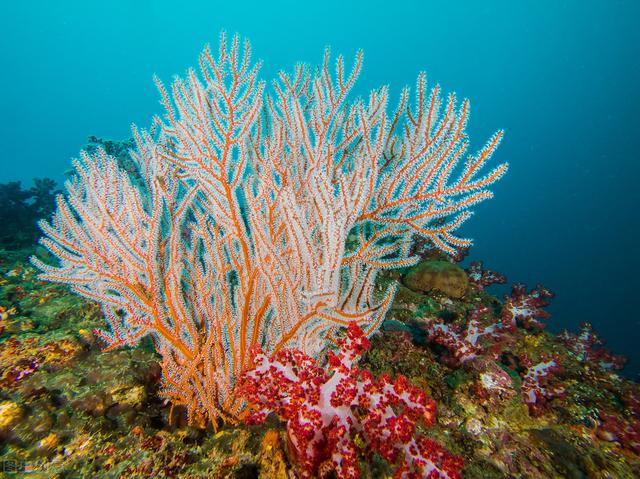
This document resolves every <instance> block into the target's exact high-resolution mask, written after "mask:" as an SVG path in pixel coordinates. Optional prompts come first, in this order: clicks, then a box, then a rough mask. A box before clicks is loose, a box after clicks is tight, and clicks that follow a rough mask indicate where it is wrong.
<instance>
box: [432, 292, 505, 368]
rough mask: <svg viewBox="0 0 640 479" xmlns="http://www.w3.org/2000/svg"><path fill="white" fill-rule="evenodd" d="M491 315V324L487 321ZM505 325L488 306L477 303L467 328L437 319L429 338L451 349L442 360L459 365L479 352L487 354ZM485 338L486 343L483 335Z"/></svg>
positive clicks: (475, 356) (455, 365) (453, 365)
mask: <svg viewBox="0 0 640 479" xmlns="http://www.w3.org/2000/svg"><path fill="white" fill-rule="evenodd" d="M486 318H489V321H490V323H491V324H485V323H486V322H487V321H486ZM501 331H502V325H501V324H500V323H496V322H494V321H492V320H491V310H490V308H488V307H487V306H484V305H479V306H477V307H476V308H475V309H474V310H473V311H472V312H471V313H470V315H469V319H468V322H467V325H466V328H464V329H462V328H460V327H458V326H457V325H449V324H445V323H443V322H433V323H431V324H430V325H429V326H428V328H427V334H428V337H429V341H430V342H432V343H435V344H439V345H440V346H443V347H444V348H445V349H446V350H447V352H446V353H445V354H443V356H442V360H443V362H444V363H445V364H447V365H449V366H451V367H458V366H460V365H462V364H465V363H467V362H469V361H471V360H473V359H475V358H477V357H478V356H481V355H484V354H486V350H487V349H488V344H494V345H495V344H497V343H498V342H499V341H500V340H501V338H502V335H501ZM483 338H484V344H483V342H482V341H481V339H483Z"/></svg>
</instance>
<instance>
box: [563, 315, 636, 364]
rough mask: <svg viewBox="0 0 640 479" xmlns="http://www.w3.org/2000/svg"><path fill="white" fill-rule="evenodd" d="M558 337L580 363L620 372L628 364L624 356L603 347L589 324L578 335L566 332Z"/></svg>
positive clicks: (585, 324)
mask: <svg viewBox="0 0 640 479" xmlns="http://www.w3.org/2000/svg"><path fill="white" fill-rule="evenodd" d="M558 337H559V338H560V339H561V340H562V342H563V343H564V344H565V346H566V347H567V348H568V349H569V350H570V351H571V352H572V353H573V354H575V355H576V357H577V358H578V360H579V361H580V362H583V363H589V364H598V365H599V366H600V367H601V368H602V369H606V370H620V369H622V368H624V365H625V363H626V362H627V359H626V358H625V357H624V356H621V355H618V354H613V353H612V352H610V351H608V350H607V349H605V348H604V347H602V346H603V344H604V342H603V341H602V340H601V339H600V338H599V337H598V335H597V334H596V332H595V331H594V330H593V326H591V324H589V323H583V324H582V327H581V328H580V332H579V333H578V334H572V333H570V332H568V331H564V332H562V333H561V334H560V335H559V336H558Z"/></svg>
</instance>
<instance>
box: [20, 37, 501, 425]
mask: <svg viewBox="0 0 640 479" xmlns="http://www.w3.org/2000/svg"><path fill="white" fill-rule="evenodd" d="M361 63H362V55H361V54H358V56H357V58H356V61H355V65H354V67H353V69H352V71H351V73H347V71H346V70H345V65H344V61H343V59H342V58H341V57H339V58H338V59H337V61H336V63H335V67H334V68H332V67H331V64H330V59H329V55H328V53H327V54H325V57H324V61H323V64H322V65H321V66H320V68H317V69H315V70H312V69H310V68H309V67H307V66H306V65H299V66H297V67H296V69H295V71H294V72H293V74H292V75H289V74H286V73H280V74H279V76H278V79H277V80H276V81H275V82H274V83H273V90H272V94H266V93H265V91H264V83H263V82H262V81H260V80H259V78H258V69H259V64H256V65H252V64H251V61H250V51H249V44H248V42H245V43H244V47H242V46H241V45H240V42H239V40H238V38H237V37H235V38H233V40H232V41H231V43H230V44H229V43H227V40H226V38H225V37H224V35H223V36H222V38H221V42H220V51H219V54H218V55H217V57H214V55H212V53H211V52H210V50H209V49H208V48H206V49H205V50H204V51H203V52H202V54H201V56H200V65H199V66H200V73H199V74H198V73H196V72H195V71H194V70H189V71H188V72H187V75H186V78H178V79H176V80H175V81H174V82H173V84H172V85H171V86H170V88H166V87H165V86H164V85H163V84H162V83H161V82H160V81H159V80H156V83H157V85H158V88H159V89H160V94H161V98H162V104H163V105H164V108H165V115H164V117H162V118H160V117H156V118H155V119H154V124H153V127H152V128H151V129H150V130H149V131H146V130H141V129H138V128H136V127H134V129H133V135H134V139H135V147H134V149H132V151H131V158H132V160H133V162H134V163H135V168H132V169H130V170H129V171H125V170H123V169H121V168H120V167H119V166H118V161H117V160H116V159H115V158H113V157H111V156H110V155H108V154H107V153H106V152H105V151H104V150H102V149H98V150H97V151H96V152H94V153H91V154H89V153H87V152H82V154H81V159H79V160H77V161H75V169H76V175H75V176H74V177H73V178H72V179H71V180H69V181H68V182H67V185H66V188H67V195H66V197H62V196H60V197H59V198H58V200H57V211H56V213H55V214H54V216H53V219H52V220H51V222H43V223H42V225H41V226H42V229H43V230H44V233H45V235H46V236H45V238H44V239H43V240H42V243H43V245H45V246H46V247H47V248H48V249H49V250H50V251H51V252H52V253H53V254H54V255H55V256H56V257H57V258H58V259H59V263H58V264H56V265H51V264H47V263H45V262H43V261H41V260H39V259H37V258H34V259H33V262H34V264H35V265H36V266H37V267H39V268H40V269H41V270H42V274H41V278H43V279H46V280H50V281H57V282H61V283H66V284H69V285H71V287H72V288H73V290H74V291H75V292H77V293H78V294H80V295H82V296H85V297H87V298H90V299H92V300H95V301H97V302H99V303H101V305H102V310H103V312H104V316H105V317H106V319H107V321H108V323H109V328H108V329H106V330H101V331H98V334H99V335H100V336H101V337H102V339H104V341H105V342H106V344H107V345H108V348H115V347H118V346H120V345H135V344H137V343H138V341H139V340H140V338H142V337H143V336H146V335H151V337H152V338H153V340H154V342H155V345H156V349H157V350H158V352H159V353H160V354H161V356H162V369H163V385H164V388H163V393H164V395H165V396H166V397H167V398H169V399H171V400H172V401H173V402H174V404H182V405H184V406H186V409H187V411H188V413H189V418H190V421H191V422H192V423H198V424H204V423H206V422H208V421H211V422H213V423H214V425H215V422H216V420H217V419H219V418H221V419H223V420H228V421H237V420H238V419H239V418H240V417H241V416H242V413H243V410H244V409H245V408H246V404H245V402H244V401H243V400H241V399H240V398H239V397H238V395H237V394H234V393H233V391H234V387H235V384H236V381H237V379H238V378H239V377H240V375H241V374H242V373H243V372H245V371H246V370H248V369H249V368H250V367H251V366H252V357H251V354H250V350H251V348H252V347H253V346H255V345H259V346H260V347H262V348H263V349H264V350H265V351H266V352H267V353H269V354H272V353H276V352H278V351H280V350H282V349H283V348H298V349H300V350H301V351H303V352H304V353H305V354H307V355H309V356H310V357H313V358H320V357H322V356H323V353H324V352H325V351H326V349H327V347H328V346H329V345H331V344H332V341H333V339H334V338H335V337H336V332H337V331H338V330H339V329H341V328H343V327H345V326H346V325H347V324H348V323H349V322H350V321H356V322H357V323H358V324H359V325H360V326H361V327H362V328H363V329H364V331H365V333H366V334H367V335H370V334H372V333H373V332H374V331H375V330H376V329H377V328H378V327H379V325H380V322H381V320H382V319H383V317H384V314H385V312H386V311H387V309H388V308H389V306H390V304H391V301H392V298H393V295H394V292H395V289H394V288H390V289H388V290H387V291H379V292H376V291H375V288H374V285H375V281H376V277H377V275H378V273H379V271H380V270H381V269H383V268H391V267H395V266H406V265H410V264H412V263H414V262H415V261H417V258H412V257H410V256H409V247H410V244H409V243H410V241H409V238H410V237H411V234H417V235H421V236H422V237H425V238H428V239H429V240H430V241H432V242H433V243H434V244H435V245H437V246H438V247H439V248H441V249H442V250H444V251H447V252H452V251H454V249H455V248H458V247H464V246H467V245H468V244H470V241H469V240H466V239H461V238H458V237H456V236H455V235H454V232H455V230H456V229H457V228H458V227H459V226H460V225H461V224H462V222H464V221H465V220H466V219H467V218H468V217H469V216H470V214H471V213H470V208H471V207H472V206H473V205H475V204H476V203H478V202H479V201H482V200H484V199H486V198H489V197H491V192H490V191H489V190H487V189H486V188H487V187H488V186H489V185H491V184H492V183H493V182H495V181H496V180H498V179H499V178H500V177H501V176H502V175H503V173H504V172H505V171H506V169H507V166H506V164H503V165H500V166H498V167H496V168H495V169H493V170H491V171H489V172H488V173H483V167H484V166H485V164H486V163H487V161H488V160H489V159H490V157H491V155H492V153H493V151H494V150H495V148H496V147H497V145H498V143H499V142H500V139H501V138H502V132H498V133H496V134H495V135H494V136H493V137H491V139H490V140H489V142H488V143H487V144H486V146H484V147H483V148H482V149H481V150H480V151H479V152H478V153H477V154H476V155H474V156H468V157H465V156H464V155H465V153H466V150H467V146H468V142H467V137H466V134H465V126H466V123H467V119H468V116H469V103H468V102H467V101H466V100H465V101H464V102H462V103H461V105H459V106H458V105H457V103H456V99H455V96H454V95H453V94H451V95H449V96H448V97H447V99H446V101H443V99H442V98H441V96H440V89H439V87H437V86H436V87H435V88H433V90H432V91H431V94H428V91H427V86H426V80H425V75H424V74H420V76H419V77H418V82H417V90H416V94H415V100H414V102H413V104H412V105H411V106H410V101H409V91H408V89H405V90H404V91H403V92H402V95H401V97H400V103H399V106H398V108H397V110H395V112H393V113H391V114H389V113H388V112H387V103H388V96H389V94H388V89H387V88H386V87H382V88H379V89H377V90H374V91H372V92H371V93H370V95H369V97H368V98H367V99H356V100H353V101H351V102H350V101H349V100H348V93H349V92H350V90H351V89H352V87H353V85H354V82H355V80H356V78H357V76H358V74H359V72H360V67H361ZM332 70H333V72H335V73H333V72H332ZM349 235H351V236H352V238H354V240H353V241H350V242H349V243H348V246H347V241H346V240H347V237H348V236H349Z"/></svg>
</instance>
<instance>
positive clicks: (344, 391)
mask: <svg viewBox="0 0 640 479" xmlns="http://www.w3.org/2000/svg"><path fill="white" fill-rule="evenodd" d="M338 345H339V347H340V349H339V351H338V352H337V353H333V352H330V353H329V356H328V359H329V362H328V363H329V364H328V366H329V370H328V371H326V370H325V369H323V368H320V367H318V365H317V364H316V362H315V361H314V360H313V359H311V358H310V357H309V356H307V355H306V354H304V353H302V352H300V351H298V350H282V351H280V352H278V353H277V354H276V355H275V356H274V357H273V358H272V359H269V358H268V357H267V356H265V355H264V354H263V353H262V352H261V351H259V350H258V351H256V356H255V364H256V367H255V369H253V370H252V371H249V372H248V373H246V374H245V375H244V376H243V377H242V379H241V381H240V383H239V386H238V387H239V389H238V391H239V393H240V394H242V395H243V396H244V397H245V398H246V399H247V400H248V401H249V402H251V403H253V404H255V405H257V406H258V407H259V409H257V410H256V411H255V412H254V413H253V414H251V415H250V416H249V417H248V418H247V421H248V422H252V423H255V422H262V421H264V419H265V418H266V416H267V415H268V414H269V413H270V412H276V413H277V414H278V416H280V418H281V419H283V420H285V421H287V432H288V435H289V439H290V442H291V445H292V446H293V449H294V451H295V453H296V456H297V461H298V465H299V469H300V475H301V477H303V478H310V477H315V476H316V475H320V476H325V475H327V474H328V472H329V471H332V470H333V471H335V472H336V473H337V475H338V477H340V478H345V479H355V478H358V477H360V470H359V468H358V462H357V456H358V447H357V446H356V444H355V438H356V437H359V438H361V439H362V440H363V441H364V442H365V443H366V450H367V451H375V452H377V453H379V454H380V455H381V456H382V457H383V458H384V459H385V460H387V461H388V462H390V463H394V464H397V465H398V467H397V469H396V472H395V477H396V478H420V477H427V478H450V479H458V478H460V477H461V476H460V472H459V471H460V469H461V468H462V459H461V458H459V457H457V456H453V455H452V454H450V453H449V452H448V451H447V450H446V449H444V448H443V447H442V446H440V445H439V444H437V443H435V442H434V441H432V440H430V439H427V438H426V437H424V436H417V437H416V434H415V432H416V423H417V422H418V421H419V420H422V421H423V423H424V424H425V425H432V424H433V423H434V420H435V412H436V405H435V402H434V401H433V400H431V399H430V398H428V397H427V395H426V393H425V392H424V391H422V390H421V389H419V388H417V387H414V386H413V385H411V384H410V383H409V381H408V380H407V379H406V378H405V377H404V376H398V377H397V378H396V379H395V380H392V379H391V378H390V377H389V376H387V375H382V376H381V377H380V378H379V379H378V380H375V379H374V377H373V376H372V374H371V373H370V372H369V371H366V370H361V369H359V368H358V367H356V366H355V365H354V363H355V362H356V361H357V360H358V359H359V358H360V356H361V355H362V353H363V352H364V351H365V350H366V349H367V348H368V347H369V341H368V340H367V338H366V337H365V335H364V333H363V332H362V330H361V329H360V327H359V326H357V324H356V323H351V324H350V325H349V328H348V329H347V335H346V337H345V338H344V339H343V340H341V341H339V343H338Z"/></svg>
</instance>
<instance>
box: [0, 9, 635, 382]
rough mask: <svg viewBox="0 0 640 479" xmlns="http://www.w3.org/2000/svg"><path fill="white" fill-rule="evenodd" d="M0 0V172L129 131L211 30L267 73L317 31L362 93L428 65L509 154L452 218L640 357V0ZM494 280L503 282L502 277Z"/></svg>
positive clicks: (566, 320)
mask: <svg viewBox="0 0 640 479" xmlns="http://www.w3.org/2000/svg"><path fill="white" fill-rule="evenodd" d="M184 3H185V4H186V6H185V5H179V4H178V3H177V2H168V1H151V0H147V1H139V2H131V1H123V0H113V1H109V2H96V1H86V0H84V1H62V2H45V1H31V2H3V4H2V6H0V60H1V65H2V75H0V92H1V94H0V112H1V113H2V114H1V115H0V183H4V182H7V181H12V180H22V181H23V182H24V183H26V184H28V183H29V182H30V180H31V178H32V177H34V176H37V177H43V176H49V177H52V178H55V179H57V180H60V181H62V180H63V178H64V177H63V173H64V171H65V170H67V169H68V168H69V167H70V161H69V160H70V158H71V157H74V156H76V155H77V154H78V151H79V149H80V148H81V147H82V146H83V145H84V144H85V142H86V138H87V136H89V135H97V136H100V137H104V138H126V137H128V136H129V134H130V124H131V123H132V122H134V123H136V124H138V125H141V126H147V125H148V124H149V122H150V118H151V116H152V115H153V114H156V113H159V112H160V111H161V108H160V105H159V104H158V94H157V91H156V90H155V87H154V86H153V83H152V75H153V74H154V73H155V74H157V75H158V76H159V77H160V78H161V79H163V80H165V81H169V80H170V79H171V77H172V76H173V75H174V74H182V73H183V72H184V71H185V69H186V68H187V67H189V66H192V65H195V63H196V60H197V55H198V53H199V52H200V50H201V48H202V46H203V45H204V44H205V43H210V44H211V45H212V47H213V48H214V49H215V48H217V39H218V35H219V32H220V31H221V30H223V29H224V30H226V31H228V32H230V33H233V32H238V33H240V34H241V35H243V36H246V37H248V38H249V39H250V40H251V42H252V44H253V48H254V55H255V57H256V58H260V59H262V60H263V61H264V66H263V69H262V77H263V78H265V79H270V78H272V77H273V76H274V74H275V73H277V71H278V70H280V69H283V68H284V69H287V68H290V67H292V66H293V65H294V64H295V63H296V62H299V61H304V62H311V63H317V62H319V61H320V60H321V58H322V52H323V48H324V47H325V46H326V45H330V46H331V47H332V51H333V52H334V53H344V54H345V55H346V56H347V58H349V57H352V56H353V55H354V54H355V52H356V51H357V49H359V48H362V49H363V50H364V52H365V64H364V70H363V73H362V75H361V77H360V80H359V83H358V86H357V89H356V90H357V92H358V93H360V94H366V93H367V92H368V91H369V90H370V89H371V88H373V87H376V86H379V85H381V84H389V85H390V87H391V92H392V95H395V96H396V97H397V95H398V94H399V92H400V89H401V87H402V86H404V85H405V84H410V85H413V83H414V82H415V78H416V76H417V73H418V72H419V71H420V70H425V71H426V72H427V74H428V78H429V81H430V83H431V84H432V85H433V84H435V83H436V82H438V83H440V84H441V85H442V87H443V88H444V90H445V91H451V90H455V91H456V92H457V93H458V94H459V96H460V97H468V98H470V99H471V105H472V118H471V122H470V126H469V133H470V136H471V139H472V146H473V147H475V148H478V147H480V146H482V144H484V142H485V141H486V139H487V138H488V137H489V136H490V135H491V134H492V133H493V132H494V131H496V130H497V129H499V128H504V129H505V130H506V136H505V139H504V141H503V143H502V145H501V147H500V149H499V150H498V152H497V154H496V160H495V161H496V163H497V162H498V161H505V160H506V161H509V162H510V165H511V167H510V171H509V173H508V174H507V176H506V177H505V178H504V179H503V180H501V181H500V182H499V184H497V185H496V186H495V188H494V191H495V193H496V197H495V198H494V199H493V200H491V201H488V202H485V203H483V204H482V205H480V206H479V207H478V208H477V214H476V215H475V216H474V218H472V219H471V220H470V221H469V222H467V224H466V225H465V226H464V228H463V231H462V233H463V235H466V236H470V237H473V238H474V239H475V246H474V248H473V249H472V252H471V258H472V259H482V260H484V261H485V265H486V266H487V267H488V268H490V269H493V270H497V271H500V272H503V273H504V274H506V275H507V276H508V278H509V281H510V282H516V281H518V282H527V283H529V284H530V286H533V285H534V284H535V283H537V282H540V283H542V284H544V285H545V286H547V287H549V288H550V289H552V290H553V291H554V292H555V293H556V294H557V297H556V298H555V299H554V301H553V303H552V306H551V307H550V308H549V310H550V311H551V313H552V314H553V317H552V319H551V320H550V324H549V328H550V329H551V330H553V331H559V330H561V329H563V328H570V329H574V330H575V329H576V328H577V327H578V326H579V324H580V323H581V322H583V321H589V322H591V323H592V324H593V325H594V326H595V328H596V330H598V331H599V332H600V333H601V335H602V336H603V337H604V338H606V339H607V341H608V343H609V346H610V347H611V349H613V350H614V351H616V352H619V353H623V354H626V355H627V356H629V357H630V358H631V359H632V361H631V363H630V365H629V366H628V367H627V372H628V374H629V375H631V376H632V377H637V375H638V372H640V348H638V344H639V343H640V333H639V330H640V316H639V315H638V312H637V307H636V301H637V299H636V294H637V291H638V290H639V289H640V280H639V279H638V277H639V274H640V260H639V254H638V253H639V248H638V245H637V237H636V233H637V231H639V230H640V224H639V223H640V221H639V219H638V207H639V206H640V192H639V189H638V187H637V186H636V185H637V182H636V180H637V178H638V176H640V163H639V161H638V160H639V158H638V155H639V153H638V152H639V151H640V135H639V134H638V132H637V117H638V113H640V94H639V93H638V87H637V86H638V84H639V83H640V66H639V65H638V58H639V57H640V55H639V54H640V32H639V31H638V29H637V26H636V25H637V20H638V18H640V3H638V2H637V1H635V0H628V1H614V0H606V1H605V0H602V1H596V0H571V1H569V0H565V1H561V2H558V1H551V0H544V1H536V2H533V1H531V2H513V1H485V2H474V1H458V2H432V1H415V2H406V1H395V2H384V3H382V2H374V1H367V2H362V1H361V2H348V1H344V0H343V1H333V0H328V1H323V2H307V3H302V2H296V1H288V2H279V1H273V2H249V1H244V2H214V1H200V2H195V1H194V2H184ZM496 291H499V289H497V290H496Z"/></svg>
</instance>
